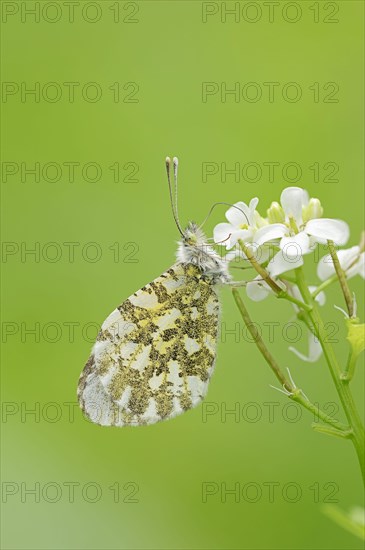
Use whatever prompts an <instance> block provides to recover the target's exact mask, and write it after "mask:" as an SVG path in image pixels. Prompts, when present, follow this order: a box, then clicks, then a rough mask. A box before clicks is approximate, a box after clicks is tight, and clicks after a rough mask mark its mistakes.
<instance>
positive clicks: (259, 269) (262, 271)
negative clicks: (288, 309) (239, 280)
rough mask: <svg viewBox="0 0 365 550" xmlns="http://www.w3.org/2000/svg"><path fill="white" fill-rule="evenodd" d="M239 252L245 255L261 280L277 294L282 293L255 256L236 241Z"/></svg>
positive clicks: (240, 242)
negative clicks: (239, 248)
mask: <svg viewBox="0 0 365 550" xmlns="http://www.w3.org/2000/svg"><path fill="white" fill-rule="evenodd" d="M238 243H239V245H240V247H241V250H242V251H243V252H244V253H245V254H246V256H247V259H248V260H249V261H250V262H251V264H252V266H253V267H254V268H255V269H256V271H257V273H258V274H259V275H260V276H261V277H262V279H263V280H264V281H265V282H266V283H267V284H268V285H269V287H270V288H271V289H272V290H273V291H274V292H275V294H278V293H279V292H282V288H280V286H279V285H278V284H276V282H275V281H274V280H273V279H272V278H271V277H270V275H269V273H268V272H267V271H266V269H265V268H264V267H262V266H261V265H260V264H259V262H258V261H257V260H256V258H255V255H254V253H253V252H251V250H250V248H249V247H248V246H246V245H245V243H244V242H243V241H242V240H241V239H239V241H238Z"/></svg>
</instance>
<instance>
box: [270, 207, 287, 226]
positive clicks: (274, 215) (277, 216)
mask: <svg viewBox="0 0 365 550" xmlns="http://www.w3.org/2000/svg"><path fill="white" fill-rule="evenodd" d="M267 218H268V220H269V223H284V222H285V214H284V210H283V209H282V207H281V206H280V204H279V203H278V202H272V203H271V206H270V208H269V209H268V211H267Z"/></svg>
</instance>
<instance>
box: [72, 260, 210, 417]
mask: <svg viewBox="0 0 365 550" xmlns="http://www.w3.org/2000/svg"><path fill="white" fill-rule="evenodd" d="M218 317H219V302H218V297H217V294H216V292H215V289H214V287H213V285H212V284H211V283H210V282H209V281H208V280H206V279H205V278H204V277H203V276H202V272H201V271H200V269H199V268H198V267H196V266H194V265H192V264H187V265H185V264H180V263H178V264H175V265H173V266H172V267H171V268H170V269H169V270H168V271H166V272H165V273H163V274H162V275H161V276H160V277H158V278H157V279H155V280H154V281H153V282H151V283H149V284H148V285H146V286H144V287H143V288H141V289H140V290H138V291H137V292H136V293H134V294H133V295H132V296H130V297H129V298H128V299H127V300H126V301H125V302H123V303H122V304H121V305H120V306H119V307H118V308H116V309H115V310H114V311H113V312H112V313H111V314H110V315H109V317H108V318H107V319H106V320H105V321H104V323H103V325H102V327H101V330H100V333H99V335H98V338H97V341H96V344H95V346H94V348H93V351H92V354H91V356H90V358H89V360H88V362H87V363H86V365H85V367H84V370H83V372H82V374H81V377H80V381H79V388H78V396H79V401H80V404H81V407H82V409H83V410H84V412H85V414H86V415H87V416H88V417H89V419H90V420H92V421H93V422H96V423H97V424H101V425H115V426H124V425H141V424H153V423H155V422H158V421H159V420H164V419H167V418H171V417H174V416H176V415H178V414H181V413H182V412H184V411H186V410H188V409H190V408H192V407H194V406H196V405H197V404H198V403H200V401H201V400H202V399H203V398H204V396H205V394H206V392H207V388H208V382H209V379H210V376H211V374H212V372H213V368H214V362H215V356H216V340H217V334H218Z"/></svg>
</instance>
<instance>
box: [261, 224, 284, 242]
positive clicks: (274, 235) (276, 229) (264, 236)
mask: <svg viewBox="0 0 365 550" xmlns="http://www.w3.org/2000/svg"><path fill="white" fill-rule="evenodd" d="M287 231H288V229H287V227H286V225H284V224H283V223H272V224H270V225H265V226H264V227H261V228H260V229H259V230H258V231H256V233H255V244H257V245H259V246H260V245H261V244H264V243H267V242H268V241H272V240H274V239H280V238H282V237H284V235H285V234H286V232H287Z"/></svg>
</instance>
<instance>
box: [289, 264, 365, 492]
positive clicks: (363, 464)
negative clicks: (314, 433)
mask: <svg viewBox="0 0 365 550" xmlns="http://www.w3.org/2000/svg"><path fill="white" fill-rule="evenodd" d="M295 272H296V277H297V285H298V287H299V290H300V293H301V295H302V296H303V299H304V300H305V301H306V302H307V304H311V305H312V306H313V309H312V311H310V312H308V315H309V317H310V319H311V321H312V324H313V326H314V328H315V332H316V335H317V337H318V339H319V341H320V343H321V346H322V350H323V354H324V356H325V359H326V362H327V365H328V367H329V370H330V373H331V376H332V379H333V382H334V384H335V387H336V390H337V393H338V395H339V398H340V400H341V403H342V406H343V409H344V411H345V414H346V417H347V420H348V422H349V424H350V426H351V428H352V431H353V433H352V437H351V440H352V442H353V444H354V447H355V450H356V454H357V457H358V460H359V463H360V468H361V473H362V476H363V482H364V484H365V433H364V427H363V425H362V422H361V418H360V415H359V413H358V411H357V409H356V405H355V402H354V399H353V396H352V393H351V391H350V388H349V385H348V383H347V382H346V381H344V380H342V373H341V369H340V366H339V364H338V361H337V357H336V354H335V352H334V350H333V348H332V346H331V344H329V343H328V342H327V334H326V330H325V326H324V324H323V321H322V318H321V316H320V314H319V311H318V308H317V305H316V303H315V301H314V300H313V298H312V296H311V293H310V292H309V289H308V285H307V283H306V281H305V277H304V272H303V268H302V267H298V268H297V269H296V270H295Z"/></svg>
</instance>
